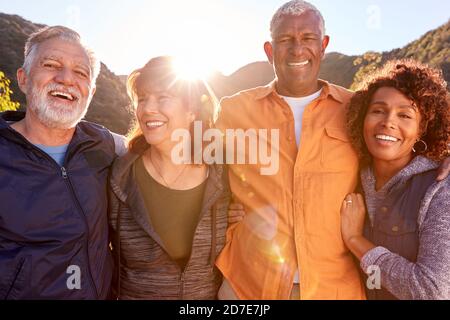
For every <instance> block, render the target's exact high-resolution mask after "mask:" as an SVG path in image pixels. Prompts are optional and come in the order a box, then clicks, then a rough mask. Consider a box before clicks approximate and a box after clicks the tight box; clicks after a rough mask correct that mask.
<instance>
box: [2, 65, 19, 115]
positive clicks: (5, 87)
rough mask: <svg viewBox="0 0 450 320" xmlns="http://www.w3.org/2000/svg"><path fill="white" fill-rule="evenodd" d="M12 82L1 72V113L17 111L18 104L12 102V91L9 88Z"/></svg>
mask: <svg viewBox="0 0 450 320" xmlns="http://www.w3.org/2000/svg"><path fill="white" fill-rule="evenodd" d="M10 84H11V81H10V80H9V79H8V78H7V77H6V76H5V74H4V73H3V72H1V71H0V112H3V111H9V110H12V111H14V110H17V109H18V108H19V106H20V104H19V103H18V102H14V101H11V95H12V93H13V92H12V90H11V89H10V88H9V85H10Z"/></svg>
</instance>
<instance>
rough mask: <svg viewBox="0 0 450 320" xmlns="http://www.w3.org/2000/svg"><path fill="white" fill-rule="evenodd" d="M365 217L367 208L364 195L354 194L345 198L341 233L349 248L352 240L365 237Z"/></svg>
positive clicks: (342, 209)
mask: <svg viewBox="0 0 450 320" xmlns="http://www.w3.org/2000/svg"><path fill="white" fill-rule="evenodd" d="M365 217H366V207H365V205H364V199H363V197H362V195H360V194H355V193H352V194H349V195H348V196H347V197H345V200H344V203H343V204H342V207H341V231H342V238H343V240H344V243H345V245H346V246H347V247H349V243H350V240H351V239H353V238H357V237H362V236H363V233H364V220H365Z"/></svg>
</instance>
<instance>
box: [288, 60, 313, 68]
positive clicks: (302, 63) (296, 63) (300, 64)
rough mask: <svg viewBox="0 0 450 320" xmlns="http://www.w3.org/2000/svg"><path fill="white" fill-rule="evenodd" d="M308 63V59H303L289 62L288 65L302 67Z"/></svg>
mask: <svg viewBox="0 0 450 320" xmlns="http://www.w3.org/2000/svg"><path fill="white" fill-rule="evenodd" d="M308 63H309V61H308V60H306V61H303V62H290V63H288V66H290V67H303V66H306V65H307V64H308Z"/></svg>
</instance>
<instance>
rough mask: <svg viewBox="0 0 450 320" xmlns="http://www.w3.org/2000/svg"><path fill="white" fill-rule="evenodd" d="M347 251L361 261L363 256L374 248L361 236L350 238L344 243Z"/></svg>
mask: <svg viewBox="0 0 450 320" xmlns="http://www.w3.org/2000/svg"><path fill="white" fill-rule="evenodd" d="M346 245H347V247H348V249H349V250H350V251H351V252H352V253H353V254H354V255H355V256H356V257H357V258H358V260H361V259H362V258H363V257H364V255H365V254H366V253H367V252H369V251H370V250H372V249H374V248H375V247H376V246H375V245H374V244H373V243H372V242H370V241H369V240H367V239H366V238H364V237H363V236H355V237H351V238H350V239H349V240H348V241H347V243H346Z"/></svg>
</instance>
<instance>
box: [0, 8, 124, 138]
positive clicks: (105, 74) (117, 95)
mask: <svg viewBox="0 0 450 320" xmlns="http://www.w3.org/2000/svg"><path fill="white" fill-rule="evenodd" d="M41 27H43V25H39V24H34V23H31V22H29V21H27V20H24V19H22V18H21V17H19V16H17V15H8V14H3V13H0V43H1V46H0V70H2V71H3V72H4V73H5V74H6V75H7V77H8V78H9V79H11V89H12V90H13V91H14V94H13V97H12V99H13V100H15V101H19V102H20V104H21V106H22V108H24V106H25V96H24V95H23V94H22V93H21V92H20V90H19V88H18V87H17V82H16V70H17V69H18V68H19V67H20V66H21V65H22V63H23V48H24V45H25V41H26V39H27V38H28V35H29V34H31V33H33V32H35V31H36V30H38V29H39V28H41ZM127 106H128V98H127V95H126V90H125V86H124V84H123V83H122V81H121V80H120V79H119V77H117V76H116V75H115V74H114V73H112V72H111V71H110V70H109V69H108V68H107V67H106V66H105V65H104V64H102V69H101V72H100V75H99V77H98V80H97V92H96V94H95V96H94V99H93V100H92V103H91V106H90V108H89V111H88V113H87V115H86V118H87V120H90V121H93V122H97V123H99V124H101V125H104V126H105V127H107V128H109V129H110V130H112V131H115V132H118V133H122V134H123V133H126V132H127V131H128V128H129V126H130V121H131V118H132V114H131V112H130V111H129V108H128V107H127Z"/></svg>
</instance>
